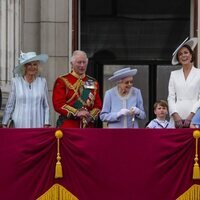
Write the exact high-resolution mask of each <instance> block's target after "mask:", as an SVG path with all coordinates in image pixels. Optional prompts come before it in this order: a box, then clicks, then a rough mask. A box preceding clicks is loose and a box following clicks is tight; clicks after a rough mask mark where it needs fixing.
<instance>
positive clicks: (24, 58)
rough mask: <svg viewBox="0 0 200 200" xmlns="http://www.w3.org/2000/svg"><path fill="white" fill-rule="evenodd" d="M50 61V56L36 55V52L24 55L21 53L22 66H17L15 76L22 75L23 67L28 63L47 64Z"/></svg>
mask: <svg viewBox="0 0 200 200" xmlns="http://www.w3.org/2000/svg"><path fill="white" fill-rule="evenodd" d="M47 60H48V55H47V54H40V55H36V53H35V52H27V53H23V52H22V51H21V53H20V58H19V61H20V64H19V65H17V66H15V68H14V70H13V72H14V73H15V74H21V73H22V71H23V66H24V65H25V64H26V63H29V62H32V61H39V62H40V63H45V62H47Z"/></svg>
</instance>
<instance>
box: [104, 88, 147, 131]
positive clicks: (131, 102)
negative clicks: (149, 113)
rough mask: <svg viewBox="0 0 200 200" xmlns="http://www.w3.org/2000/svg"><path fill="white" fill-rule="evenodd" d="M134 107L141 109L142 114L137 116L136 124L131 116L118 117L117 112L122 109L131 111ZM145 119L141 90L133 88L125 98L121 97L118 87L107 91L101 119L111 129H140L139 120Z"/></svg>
mask: <svg viewBox="0 0 200 200" xmlns="http://www.w3.org/2000/svg"><path fill="white" fill-rule="evenodd" d="M132 107H137V108H139V109H140V113H139V114H138V115H136V116H135V121H134V124H133V122H132V118H133V117H132V116H130V115H127V116H121V117H119V118H118V117H117V112H119V111H120V110H121V109H122V108H127V109H131V108H132ZM145 117H146V114H145V112H144V106H143V99H142V95H141V92H140V89H138V88H135V87H132V88H131V89H130V91H129V94H128V95H127V96H124V97H122V96H120V94H119V92H118V90H117V86H115V87H113V88H111V89H110V90H108V91H106V93H105V97H104V102H103V108H102V111H101V113H100V119H101V120H102V121H103V122H107V123H108V127H109V128H133V127H134V128H138V119H144V118H145Z"/></svg>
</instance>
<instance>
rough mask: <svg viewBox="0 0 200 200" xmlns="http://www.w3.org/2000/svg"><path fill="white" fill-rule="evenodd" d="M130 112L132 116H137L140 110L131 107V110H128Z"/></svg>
mask: <svg viewBox="0 0 200 200" xmlns="http://www.w3.org/2000/svg"><path fill="white" fill-rule="evenodd" d="M130 111H131V114H132V115H138V114H140V109H139V108H137V107H135V106H134V107H132V108H131V109H130Z"/></svg>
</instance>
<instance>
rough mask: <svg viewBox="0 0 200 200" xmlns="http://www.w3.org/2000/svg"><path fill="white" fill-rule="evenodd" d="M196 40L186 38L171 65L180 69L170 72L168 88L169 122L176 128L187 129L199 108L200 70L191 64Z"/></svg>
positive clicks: (174, 54)
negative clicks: (178, 66)
mask: <svg viewBox="0 0 200 200" xmlns="http://www.w3.org/2000/svg"><path fill="white" fill-rule="evenodd" d="M196 45H197V38H191V39H189V40H188V38H187V39H186V40H185V41H184V42H183V43H182V44H181V45H179V47H178V48H177V49H176V51H175V52H174V53H173V57H172V65H177V64H181V65H182V68H181V69H179V70H175V71H172V72H171V75H170V79H169V87H168V91H169V93H168V105H169V114H170V116H171V118H170V122H171V123H172V124H173V125H174V126H175V127H176V128H188V127H189V126H190V123H191V119H192V117H193V116H194V114H195V113H196V111H197V109H198V108H199V107H200V69H197V68H195V67H194V65H193V64H192V62H193V59H194V56H193V50H194V48H195V47H196Z"/></svg>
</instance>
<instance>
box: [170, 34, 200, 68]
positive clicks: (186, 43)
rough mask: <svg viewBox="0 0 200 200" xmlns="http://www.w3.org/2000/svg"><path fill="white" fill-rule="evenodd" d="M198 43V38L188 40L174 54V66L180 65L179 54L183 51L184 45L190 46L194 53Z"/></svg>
mask: <svg viewBox="0 0 200 200" xmlns="http://www.w3.org/2000/svg"><path fill="white" fill-rule="evenodd" d="M197 42H198V39H197V38H195V37H194V38H190V39H189V38H188V37H187V38H186V39H185V40H184V41H183V42H182V43H181V44H180V45H179V46H178V47H177V49H176V50H175V51H174V53H173V54H172V65H177V64H178V63H179V61H178V60H177V53H178V51H179V50H180V49H181V47H183V46H184V45H188V46H189V47H190V48H191V49H192V51H193V50H194V48H195V47H196V45H197Z"/></svg>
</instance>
